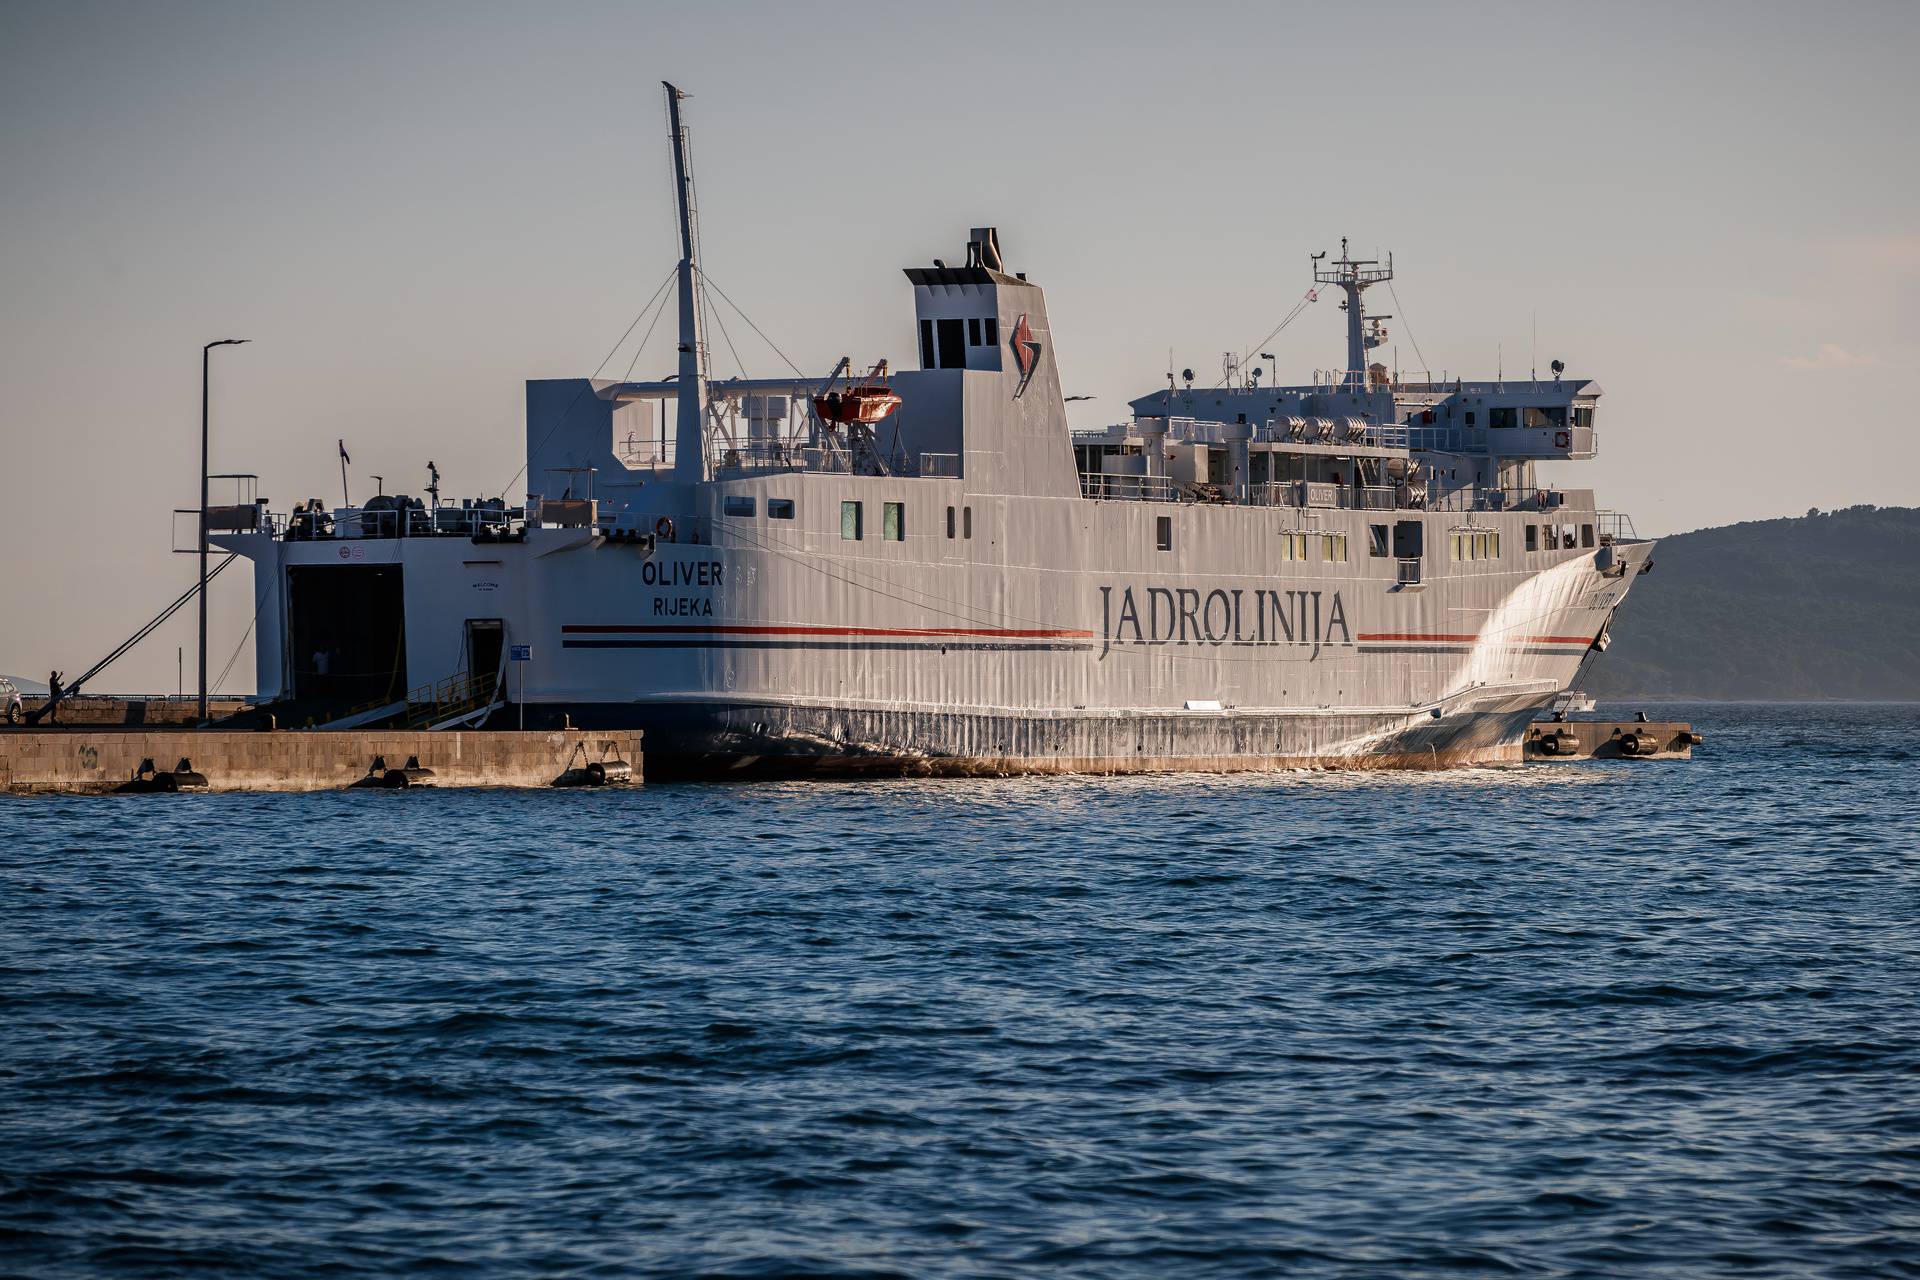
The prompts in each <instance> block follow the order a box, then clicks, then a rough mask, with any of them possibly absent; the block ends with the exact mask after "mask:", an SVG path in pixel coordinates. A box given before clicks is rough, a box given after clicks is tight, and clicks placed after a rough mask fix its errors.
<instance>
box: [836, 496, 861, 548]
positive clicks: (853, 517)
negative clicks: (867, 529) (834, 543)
mask: <svg viewBox="0 0 1920 1280" xmlns="http://www.w3.org/2000/svg"><path fill="white" fill-rule="evenodd" d="M861 534H862V530H861V528H860V504H859V503H857V502H843V503H841V504H840V536H841V537H842V538H844V539H846V540H847V541H848V542H858V541H859V540H860V538H861Z"/></svg>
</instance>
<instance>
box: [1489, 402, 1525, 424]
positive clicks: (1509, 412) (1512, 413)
mask: <svg viewBox="0 0 1920 1280" xmlns="http://www.w3.org/2000/svg"><path fill="white" fill-rule="evenodd" d="M1518 415H1519V411H1518V410H1516V409H1513V408H1510V407H1509V408H1505V409H1489V410H1487V425H1488V426H1490V427H1510V426H1512V425H1513V424H1514V422H1515V421H1516V420H1517V419H1518Z"/></svg>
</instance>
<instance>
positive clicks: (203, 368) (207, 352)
mask: <svg viewBox="0 0 1920 1280" xmlns="http://www.w3.org/2000/svg"><path fill="white" fill-rule="evenodd" d="M246 341H249V339H246V338H221V339H220V340H219V341H218V342H209V343H208V344H207V345H206V346H204V347H202V348H200V723H201V724H205V723H206V722H207V365H208V362H209V358H210V357H211V356H212V355H213V349H214V348H215V347H237V346H239V345H240V344H241V343H243V342H246Z"/></svg>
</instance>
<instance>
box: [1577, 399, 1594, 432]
mask: <svg viewBox="0 0 1920 1280" xmlns="http://www.w3.org/2000/svg"><path fill="white" fill-rule="evenodd" d="M1573 425H1574V426H1576V427H1587V428H1589V429H1591V428H1592V426H1593V406H1592V405H1590V404H1580V405H1575V406H1574V407H1573Z"/></svg>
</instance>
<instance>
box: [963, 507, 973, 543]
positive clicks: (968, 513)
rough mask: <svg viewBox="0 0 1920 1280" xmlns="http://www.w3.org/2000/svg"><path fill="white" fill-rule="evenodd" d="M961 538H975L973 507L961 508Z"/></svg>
mask: <svg viewBox="0 0 1920 1280" xmlns="http://www.w3.org/2000/svg"><path fill="white" fill-rule="evenodd" d="M960 536H961V537H962V538H971V537H972V536H973V508H972V507H962V508H960Z"/></svg>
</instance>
